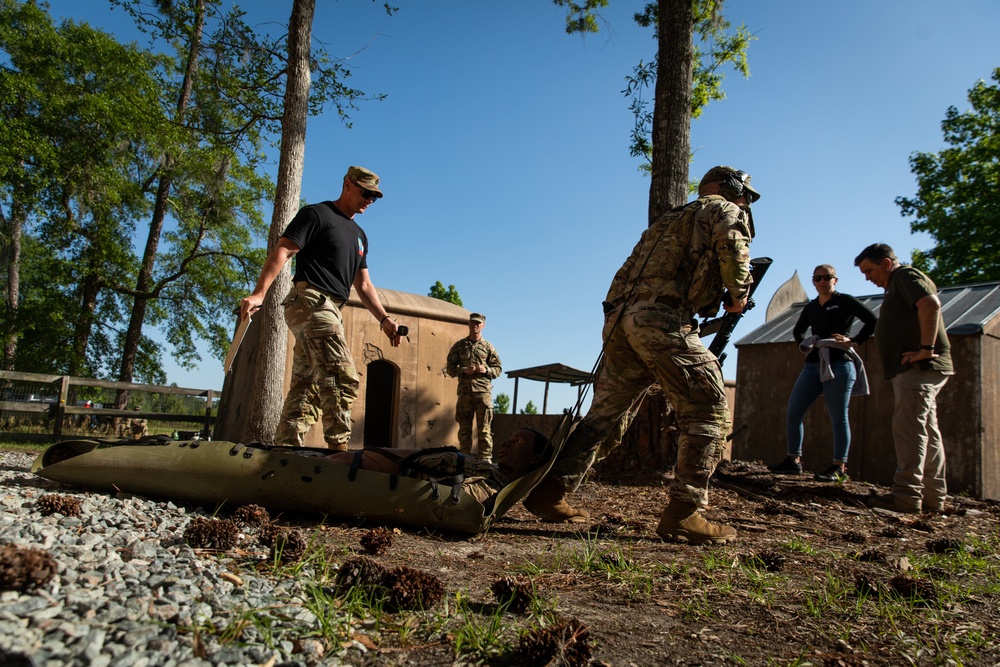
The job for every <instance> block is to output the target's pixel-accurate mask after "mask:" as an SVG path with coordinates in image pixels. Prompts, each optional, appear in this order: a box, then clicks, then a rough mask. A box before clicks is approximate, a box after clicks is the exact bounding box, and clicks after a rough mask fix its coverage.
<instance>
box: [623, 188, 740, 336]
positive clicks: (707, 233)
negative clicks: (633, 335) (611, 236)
mask: <svg viewBox="0 0 1000 667" xmlns="http://www.w3.org/2000/svg"><path fill="white" fill-rule="evenodd" d="M716 198H717V197H715V196H711V195H709V196H705V197H700V198H698V199H696V200H695V201H693V202H690V203H688V204H686V205H684V206H681V207H678V208H675V209H674V210H672V211H670V212H669V213H667V214H666V215H664V216H663V217H661V218H660V219H659V220H657V221H656V222H655V223H654V224H653V226H652V227H650V228H649V229H647V230H646V231H645V232H643V235H642V238H641V239H640V241H639V244H638V246H637V247H636V249H635V250H633V253H632V257H630V258H629V261H628V262H626V264H625V266H623V267H622V268H621V269H620V270H619V272H618V275H616V276H615V279H614V281H613V282H612V286H611V290H610V291H609V293H608V301H609V302H612V303H614V302H615V301H619V300H621V299H624V298H625V297H627V296H629V295H631V294H641V293H644V292H648V293H654V294H658V295H662V296H672V297H676V298H677V299H678V300H679V301H680V302H681V304H682V305H683V306H684V307H686V308H688V309H690V311H691V312H693V313H697V314H698V315H700V316H702V317H711V316H713V315H715V314H716V313H717V312H718V310H719V304H720V302H721V301H722V292H723V284H722V275H721V274H720V273H719V258H718V255H717V253H716V252H715V248H714V247H713V245H712V233H713V229H712V222H711V220H707V219H706V218H705V217H704V216H700V215H699V213H700V212H701V211H702V210H703V209H704V208H705V207H706V206H708V205H709V204H710V203H712V202H713V200H714V199H716Z"/></svg>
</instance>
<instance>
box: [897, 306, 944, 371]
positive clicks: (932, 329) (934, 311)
mask: <svg viewBox="0 0 1000 667" xmlns="http://www.w3.org/2000/svg"><path fill="white" fill-rule="evenodd" d="M914 305H915V306H916V307H917V321H918V322H919V323H920V344H921V345H922V346H923V345H931V346H933V345H934V344H935V343H936V342H937V328H938V317H939V315H940V314H941V299H939V298H938V296H937V294H928V295H927V296H923V297H920V298H919V299H917V302H916V304H914ZM936 356H938V355H937V354H935V353H934V350H924V349H920V350H917V351H915V352H904V353H903V363H904V364H912V363H913V362H915V361H922V360H924V359H933V358H934V357H936Z"/></svg>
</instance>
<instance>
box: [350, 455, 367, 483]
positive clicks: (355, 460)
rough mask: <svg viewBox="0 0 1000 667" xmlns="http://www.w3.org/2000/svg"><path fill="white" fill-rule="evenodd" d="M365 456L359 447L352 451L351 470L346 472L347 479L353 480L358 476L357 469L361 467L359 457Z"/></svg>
mask: <svg viewBox="0 0 1000 667" xmlns="http://www.w3.org/2000/svg"><path fill="white" fill-rule="evenodd" d="M364 456H365V450H363V449H359V450H358V451H356V452H354V458H353V459H352V460H351V471H350V472H349V473H347V480H348V481H349V482H353V481H354V480H355V479H357V477H358V470H359V469H360V468H361V459H362V458H364Z"/></svg>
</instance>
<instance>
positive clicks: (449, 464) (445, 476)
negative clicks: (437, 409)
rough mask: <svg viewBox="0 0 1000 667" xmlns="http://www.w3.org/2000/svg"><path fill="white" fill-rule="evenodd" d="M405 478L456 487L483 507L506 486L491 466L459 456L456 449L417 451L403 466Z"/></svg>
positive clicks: (443, 448)
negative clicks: (458, 485) (484, 503)
mask: <svg viewBox="0 0 1000 667" xmlns="http://www.w3.org/2000/svg"><path fill="white" fill-rule="evenodd" d="M400 474H401V475H402V476H404V477H412V478H414V479H423V480H428V481H433V482H435V483H438V484H444V485H448V486H453V485H454V484H456V483H458V484H460V485H461V490H462V491H464V492H466V493H468V494H469V495H470V496H472V497H473V498H475V499H476V500H477V501H478V502H480V503H483V502H485V501H486V499H487V498H489V497H491V496H493V495H494V494H495V493H497V492H498V491H500V489H502V488H503V487H505V486H506V485H507V479H506V478H505V477H504V476H503V475H501V474H500V469H499V468H497V467H496V466H495V465H494V464H492V463H486V462H485V461H482V460H480V459H477V458H475V457H472V456H467V455H465V454H461V453H459V451H458V450H456V449H455V448H454V447H442V448H439V449H429V450H421V451H418V452H416V453H414V454H412V455H410V456H408V457H406V459H404V460H403V461H402V462H400Z"/></svg>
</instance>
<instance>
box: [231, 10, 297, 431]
mask: <svg viewBox="0 0 1000 667" xmlns="http://www.w3.org/2000/svg"><path fill="white" fill-rule="evenodd" d="M315 9H316V0H295V2H294V3H293V6H292V14H291V17H290V18H289V24H288V79H287V82H286V86H285V108H284V115H283V117H282V121H281V153H280V157H279V158H278V182H277V187H276V189H275V197H274V209H273V213H272V216H271V229H270V232H269V234H268V242H267V247H268V250H270V249H272V248H273V247H274V246H275V244H276V243H277V242H278V239H279V238H281V234H282V233H283V232H284V231H285V227H287V226H288V222H289V221H290V220H291V219H292V217H293V216H294V215H295V212H296V211H297V210H298V206H299V197H300V195H301V192H302V168H303V165H304V163H305V144H306V120H307V118H308V112H309V86H310V65H309V58H310V47H311V44H310V42H311V41H312V22H313V14H314V13H315ZM289 286H290V271H289V267H288V266H285V267H284V269H283V270H282V271H281V273H280V274H279V275H278V277H277V278H276V279H275V281H274V283H272V285H271V288H270V289H269V290H268V293H267V296H266V297H265V298H264V303H263V304H262V305H261V309H260V310H259V311H258V312H257V314H256V315H255V316H254V324H253V325H251V330H254V329H256V330H254V331H252V335H248V337H247V338H248V339H247V340H246V341H245V342H244V346H245V348H244V349H241V350H240V359H241V361H245V362H250V363H252V364H253V365H252V368H247V367H246V365H245V364H241V368H236V367H234V370H233V374H235V373H240V375H243V376H249V377H250V378H251V379H250V381H249V382H239V383H237V382H234V381H228V382H227V383H226V384H227V385H228V386H226V387H224V391H223V395H224V399H223V402H222V405H221V406H220V409H219V419H218V426H217V428H216V436H215V437H216V438H217V439H220V440H236V441H239V442H273V441H274V433H275V431H276V430H277V427H278V418H279V417H280V416H281V405H282V402H283V399H284V376H285V356H286V352H287V340H288V329H287V327H286V326H285V319H284V313H283V311H282V308H281V301H282V300H283V299H284V297H285V294H286V293H287V292H288V289H289ZM244 415H245V418H243V416H244Z"/></svg>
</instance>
